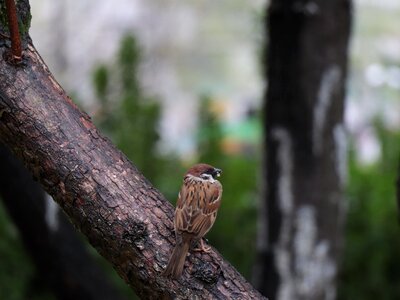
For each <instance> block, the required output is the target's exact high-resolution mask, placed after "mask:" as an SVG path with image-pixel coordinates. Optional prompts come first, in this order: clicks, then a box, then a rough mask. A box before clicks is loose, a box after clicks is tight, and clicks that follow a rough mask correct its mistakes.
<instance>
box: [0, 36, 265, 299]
mask: <svg viewBox="0 0 400 300" xmlns="http://www.w3.org/2000/svg"><path fill="white" fill-rule="evenodd" d="M4 51H6V49H4V47H2V48H0V57H3V53H4ZM0 141H2V142H3V143H4V144H5V145H7V146H8V147H9V148H10V149H11V150H12V152H13V153H14V154H15V155H16V156H17V157H19V158H20V159H21V160H22V161H23V162H24V164H25V165H26V166H27V167H28V169H29V170H30V171H31V173H32V174H33V175H34V177H35V178H36V179H37V180H38V181H39V182H40V183H41V184H42V186H43V187H44V189H45V190H46V191H47V192H48V193H49V194H50V195H52V196H53V198H54V199H55V200H56V201H57V202H58V204H59V205H60V206H61V207H62V209H63V210H64V211H65V213H66V214H67V215H68V216H69V218H70V220H71V222H72V223H73V224H74V225H75V227H76V228H78V229H79V230H80V231H81V232H82V233H83V234H84V235H85V236H86V237H87V238H88V240H89V242H90V243H91V244H92V245H93V246H94V247H95V248H96V249H97V250H98V251H99V253H100V254H101V255H103V256H104V257H105V258H106V259H107V260H108V261H109V262H110V263H111V264H112V265H113V266H114V268H115V269H116V270H117V272H118V273H119V275H120V276H121V277H122V278H123V279H124V280H125V281H126V282H127V283H128V284H129V285H130V286H131V287H132V288H133V289H134V290H135V292H136V293H137V294H138V295H139V296H140V297H142V298H144V299H173V298H178V299H187V298H193V299H194V298H195V299H211V298H213V299H262V296H261V295H260V294H259V293H258V292H257V291H256V290H254V288H253V287H251V286H250V284H249V283H247V282H246V281H245V280H244V278H243V277H242V276H241V275H240V274H239V273H238V272H237V271H236V270H235V269H234V268H233V267H232V266H231V265H230V264H229V263H228V262H226V261H225V260H224V259H223V258H222V257H221V255H220V254H219V253H217V252H216V251H212V252H211V253H210V254H200V253H196V254H192V255H190V257H189V259H188V263H187V265H186V270H187V272H185V273H184V276H183V277H182V278H181V279H180V280H179V281H174V280H169V279H166V278H164V277H162V276H161V274H162V271H163V269H164V268H165V265H166V263H167V260H168V257H169V254H170V253H171V251H172V246H173V244H174V237H173V225H172V215H173V208H172V206H171V205H170V203H169V202H168V201H167V200H166V199H165V198H164V197H163V196H162V195H161V194H160V193H159V192H158V191H157V190H156V189H155V188H154V187H153V186H152V185H151V184H150V183H149V182H148V181H147V180H146V179H145V178H144V177H143V176H142V175H141V174H140V173H139V172H138V170H137V169H136V168H135V167H134V166H133V165H132V164H131V162H130V161H129V160H128V159H127V158H126V157H125V155H124V154H122V153H121V152H120V151H118V150H117V149H116V148H115V147H114V146H113V145H112V144H111V143H110V141H109V140H107V139H106V138H104V137H103V136H102V135H101V134H100V133H99V132H98V130H97V129H96V128H95V126H94V125H93V124H92V122H91V120H90V118H89V117H88V116H87V115H86V114H84V113H82V112H81V111H80V110H79V109H78V108H77V106H76V105H75V104H74V103H73V102H72V101H71V99H70V98H68V96H67V95H66V94H65V92H64V90H63V89H62V88H61V86H60V85H59V84H58V83H57V82H56V81H55V79H54V78H53V77H52V75H51V73H50V72H49V70H48V69H47V67H46V66H45V64H44V63H43V61H42V60H41V58H40V56H39V54H38V53H37V52H36V50H35V48H34V47H33V46H32V45H31V44H28V47H27V49H26V50H25V51H24V61H23V65H22V66H20V67H18V68H15V67H13V66H11V65H8V64H7V63H6V62H5V61H4V60H0ZM177 176H179V175H178V174H177Z"/></svg>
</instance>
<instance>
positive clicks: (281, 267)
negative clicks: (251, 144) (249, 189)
mask: <svg viewBox="0 0 400 300" xmlns="http://www.w3.org/2000/svg"><path fill="white" fill-rule="evenodd" d="M350 21H351V1H350V0H335V1H322V0H320V1H313V2H310V1H305V0H304V1H303V0H302V1H297V0H289V1H280V0H273V1H272V2H271V4H270V6H269V9H268V14H267V18H266V22H265V24H266V29H267V30H268V49H267V48H266V49H265V50H266V52H265V57H264V59H265V61H264V63H265V65H266V66H267V67H266V68H265V78H266V79H268V91H267V93H266V95H265V101H266V104H265V108H264V109H265V111H264V113H265V121H264V122H265V123H264V128H265V147H266V150H265V151H266V159H265V162H264V166H263V167H264V168H265V171H266V174H265V179H264V180H265V182H264V195H263V199H262V207H261V209H260V210H259V211H260V214H259V218H260V228H259V235H258V247H257V248H258V260H257V262H256V264H255V270H254V282H255V284H256V286H257V287H258V288H259V290H261V291H262V293H263V294H264V295H266V296H268V297H269V299H272V300H273V299H307V300H312V299H334V298H335V291H336V284H335V281H336V274H337V262H338V259H339V254H340V249H341V245H342V225H343V220H344V210H343V207H344V202H343V197H342V193H343V188H344V182H345V177H346V161H345V156H346V146H345V145H346V135H345V131H344V126H343V124H342V123H343V107H344V105H343V103H344V86H345V80H346V74H347V48H348V39H349V33H350V23H351V22H350Z"/></svg>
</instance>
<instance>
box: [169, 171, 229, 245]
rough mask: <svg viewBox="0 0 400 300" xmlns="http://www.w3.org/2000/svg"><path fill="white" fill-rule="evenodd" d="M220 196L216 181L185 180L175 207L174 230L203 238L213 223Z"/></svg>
mask: <svg viewBox="0 0 400 300" xmlns="http://www.w3.org/2000/svg"><path fill="white" fill-rule="evenodd" d="M221 195H222V186H221V184H220V183H219V182H218V181H215V182H213V183H210V182H207V181H200V180H189V179H188V180H186V181H185V182H184V184H183V186H182V189H181V191H180V193H179V196H178V201H177V205H176V210H175V230H177V231H180V232H188V233H191V234H193V235H194V236H195V237H196V238H199V237H203V236H204V235H205V234H206V233H207V232H208V231H209V230H210V228H211V227H212V225H213V224H214V222H215V219H216V217H217V212H218V208H219V206H220V204H221Z"/></svg>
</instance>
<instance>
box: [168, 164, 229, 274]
mask: <svg viewBox="0 0 400 300" xmlns="http://www.w3.org/2000/svg"><path fill="white" fill-rule="evenodd" d="M221 173H222V171H221V170H220V169H217V168H214V167H213V166H210V165H207V164H196V165H194V166H193V167H191V168H190V169H189V170H188V171H187V172H186V174H185V176H184V178H183V185H182V188H181V190H180V192H179V194H178V200H177V203H176V209H175V217H174V227H175V238H176V244H175V248H174V250H173V251H172V255H171V257H170V259H169V262H168V265H167V267H166V269H165V271H164V275H165V276H167V277H171V278H174V279H178V278H179V277H180V276H181V275H182V271H183V266H184V263H185V259H186V255H187V253H188V251H189V248H190V245H191V244H192V242H193V241H200V248H199V249H194V250H195V251H203V252H206V253H207V252H209V251H210V250H211V247H207V246H205V245H204V243H203V239H202V238H203V237H204V235H205V234H206V233H207V232H208V231H209V230H210V229H211V227H212V226H213V224H214V222H215V219H216V218H217V213H218V209H219V207H220V205H221V196H222V185H221V183H220V182H219V181H218V180H216V178H217V177H219V176H220V175H221Z"/></svg>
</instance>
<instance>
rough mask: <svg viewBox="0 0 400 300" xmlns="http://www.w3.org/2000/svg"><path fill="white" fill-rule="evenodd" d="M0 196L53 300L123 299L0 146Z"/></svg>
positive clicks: (36, 186) (47, 199)
mask: <svg viewBox="0 0 400 300" xmlns="http://www.w3.org/2000/svg"><path fill="white" fill-rule="evenodd" d="M0 166H1V168H0V196H1V198H2V200H3V203H4V206H5V208H6V209H7V212H8V213H9V215H10V216H11V218H12V220H13V221H14V223H15V225H16V226H17V228H18V230H19V232H20V236H21V238H22V241H23V243H24V245H25V248H26V249H27V250H28V254H29V255H30V256H31V257H32V260H33V262H34V264H35V266H36V268H37V270H38V272H39V274H38V275H39V276H40V278H41V279H42V281H43V283H44V284H46V285H47V287H48V288H49V289H51V290H52V292H53V293H54V295H56V297H57V299H65V300H68V299H74V300H80V299H82V300H88V299H100V300H101V299H104V300H107V299H116V300H118V299H124V298H123V297H122V296H120V295H119V292H118V291H117V290H116V288H114V287H113V286H112V285H111V284H110V282H109V279H108V278H107V276H106V275H105V274H104V271H103V270H102V269H101V268H100V267H99V266H98V264H96V262H95V261H94V260H93V259H92V257H91V256H90V255H89V253H88V252H87V250H86V248H85V246H84V245H83V244H82V241H81V239H80V238H79V236H78V235H77V233H76V231H75V230H74V228H73V227H72V225H71V223H70V222H69V221H68V220H67V219H66V217H65V215H64V214H63V213H62V212H61V211H60V210H59V209H58V205H57V204H56V203H55V202H54V201H53V199H51V197H50V196H48V195H47V194H46V193H45V192H44V191H43V189H42V188H41V186H40V185H39V183H37V182H35V181H34V180H33V179H32V175H31V174H30V173H29V172H28V171H27V170H26V169H25V168H24V166H23V165H22V163H21V162H20V161H19V160H17V159H16V158H15V157H14V156H13V155H12V154H11V152H10V151H9V150H8V149H7V148H5V147H4V146H3V145H1V144H0Z"/></svg>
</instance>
